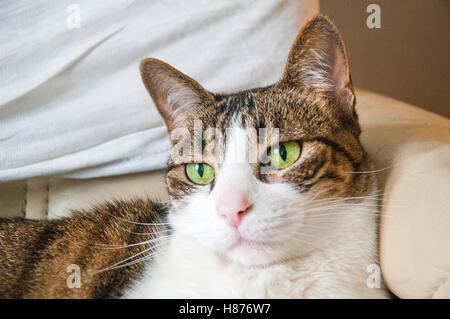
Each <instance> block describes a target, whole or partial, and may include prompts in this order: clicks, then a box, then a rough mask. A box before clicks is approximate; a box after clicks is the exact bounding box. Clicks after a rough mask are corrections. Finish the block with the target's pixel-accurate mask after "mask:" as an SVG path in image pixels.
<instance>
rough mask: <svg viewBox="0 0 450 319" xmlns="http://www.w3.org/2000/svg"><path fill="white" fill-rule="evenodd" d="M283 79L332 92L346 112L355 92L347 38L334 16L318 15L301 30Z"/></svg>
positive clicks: (349, 107)
mask: <svg viewBox="0 0 450 319" xmlns="http://www.w3.org/2000/svg"><path fill="white" fill-rule="evenodd" d="M280 82H281V83H285V84H288V85H290V86H295V87H309V88H313V89H315V90H316V91H319V92H323V93H325V94H329V95H330V96H332V97H333V98H335V99H336V104H337V105H340V107H343V108H344V109H341V110H339V111H340V112H341V111H344V112H346V110H345V108H348V110H347V111H350V110H352V109H353V104H354V94H353V89H352V82H351V76H350V71H349V66H348V59H347V53H346V50H345V45H344V42H343V40H342V38H341V36H340V34H339V31H338V30H337V28H336V26H335V25H334V24H333V23H332V22H331V20H330V19H329V18H328V17H326V16H324V15H318V16H316V17H315V18H313V19H311V20H310V21H309V22H308V23H307V24H306V25H305V26H304V27H303V28H302V30H300V33H299V34H298V36H297V38H296V40H295V42H294V45H293V46H292V48H291V51H290V52H289V56H288V61H287V64H286V68H285V70H284V73H283V76H282V79H281V80H280Z"/></svg>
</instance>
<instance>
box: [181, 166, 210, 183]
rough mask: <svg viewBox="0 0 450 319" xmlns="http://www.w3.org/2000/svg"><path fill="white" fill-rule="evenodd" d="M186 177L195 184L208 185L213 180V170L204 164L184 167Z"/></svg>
mask: <svg viewBox="0 0 450 319" xmlns="http://www.w3.org/2000/svg"><path fill="white" fill-rule="evenodd" d="M186 175H187V177H188V178H189V179H190V180H191V181H192V182H193V183H195V184H199V185H208V184H209V183H211V182H212V181H213V180H214V168H212V167H211V166H209V165H208V164H204V163H190V164H187V165H186Z"/></svg>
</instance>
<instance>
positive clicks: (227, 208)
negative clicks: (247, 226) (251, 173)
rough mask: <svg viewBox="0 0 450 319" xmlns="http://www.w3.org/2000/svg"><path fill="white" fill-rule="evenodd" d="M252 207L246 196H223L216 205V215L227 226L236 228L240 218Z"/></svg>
mask: <svg viewBox="0 0 450 319" xmlns="http://www.w3.org/2000/svg"><path fill="white" fill-rule="evenodd" d="M252 207H253V205H252V204H251V203H250V202H249V200H248V198H247V197H246V196H236V197H230V196H224V197H222V198H220V200H219V202H218V204H217V213H218V214H219V216H221V217H223V218H224V219H225V222H226V223H227V224H228V225H230V226H231V227H234V228H238V227H239V224H240V223H241V221H242V218H243V217H244V216H245V215H246V214H247V213H249V212H250V211H251V210H252Z"/></svg>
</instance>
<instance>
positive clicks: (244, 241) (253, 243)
mask: <svg viewBox="0 0 450 319" xmlns="http://www.w3.org/2000/svg"><path fill="white" fill-rule="evenodd" d="M268 246H271V243H270V242H268V241H259V240H253V239H248V238H245V237H242V236H241V237H240V238H239V239H238V240H237V241H236V243H235V244H234V245H233V246H232V247H231V248H234V247H248V248H262V247H268Z"/></svg>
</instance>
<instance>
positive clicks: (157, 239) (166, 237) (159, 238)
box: [97, 235, 172, 249]
mask: <svg viewBox="0 0 450 319" xmlns="http://www.w3.org/2000/svg"><path fill="white" fill-rule="evenodd" d="M170 238H172V236H171V235H167V236H160V237H157V238H153V239H150V240H146V241H143V242H139V243H135V244H129V245H122V246H121V245H117V246H115V245H109V246H108V247H100V249H123V248H130V247H135V246H142V245H146V244H150V243H154V242H160V241H162V240H168V239H170ZM97 245H102V244H97Z"/></svg>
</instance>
